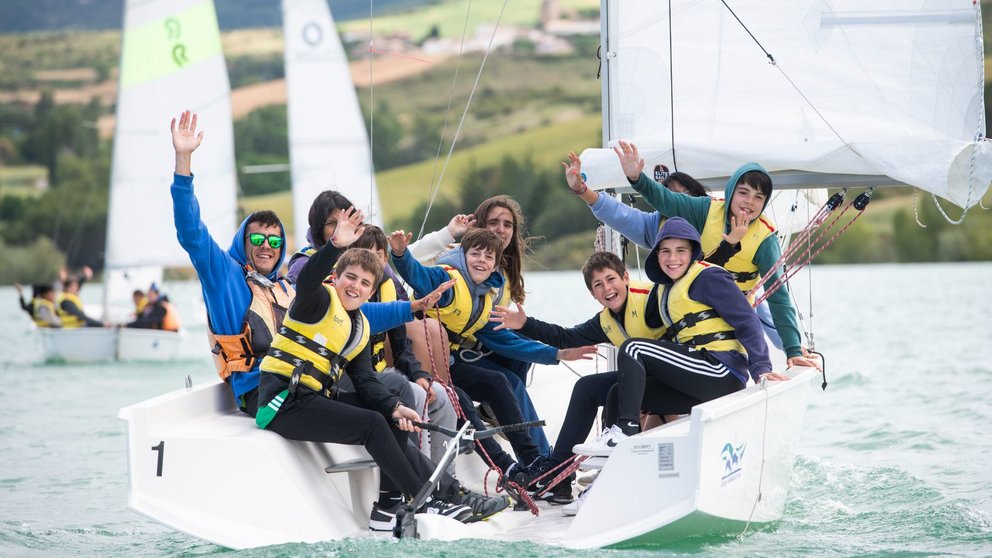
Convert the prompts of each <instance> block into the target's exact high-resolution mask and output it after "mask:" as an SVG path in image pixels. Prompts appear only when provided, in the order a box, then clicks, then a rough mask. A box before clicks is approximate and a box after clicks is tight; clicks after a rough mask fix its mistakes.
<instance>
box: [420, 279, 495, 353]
mask: <svg viewBox="0 0 992 558" xmlns="http://www.w3.org/2000/svg"><path fill="white" fill-rule="evenodd" d="M441 268H442V269H444V270H445V271H447V272H448V276H449V277H451V278H452V279H454V280H455V285H454V286H453V287H451V291H452V292H453V293H454V297H453V298H452V299H451V302H450V303H449V304H448V305H447V306H443V307H441V309H440V315H439V316H438V318H439V319H440V320H441V323H443V324H444V328H445V329H446V330H448V341H449V342H450V343H451V350H453V351H457V350H458V349H460V348H462V346H463V345H466V348H474V347H477V346H478V345H479V342H478V340H476V338H475V335H474V334H475V332H476V331H479V330H480V329H482V328H483V327H485V325H486V322H488V321H489V314H490V313H491V312H492V310H493V294H492V291H490V292H488V293H487V294H486V295H485V296H483V297H481V298H482V300H481V301H476V300H474V299H473V297H472V293H471V291H469V288H468V281H466V280H465V278H464V277H462V274H461V272H460V271H458V270H457V269H455V268H453V267H451V266H447V265H442V266H441ZM431 315H432V316H433V314H431Z"/></svg>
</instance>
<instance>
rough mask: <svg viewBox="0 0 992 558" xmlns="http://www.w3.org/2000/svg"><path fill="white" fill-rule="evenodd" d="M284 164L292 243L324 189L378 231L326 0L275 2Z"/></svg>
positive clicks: (359, 122)
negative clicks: (282, 55) (283, 95)
mask: <svg viewBox="0 0 992 558" xmlns="http://www.w3.org/2000/svg"><path fill="white" fill-rule="evenodd" d="M282 17H283V29H284V33H285V41H286V89H287V112H288V117H289V161H290V169H291V173H292V181H293V218H294V222H295V227H294V230H295V235H296V244H297V245H299V246H304V245H306V244H307V240H306V231H307V214H308V213H309V211H310V204H311V203H312V202H313V199H314V198H315V197H316V196H317V194H319V193H320V192H322V191H324V190H329V189H330V190H338V191H339V192H341V193H342V194H344V195H345V196H346V197H347V198H348V199H350V200H351V201H352V203H354V204H355V206H356V207H358V208H360V209H362V210H363V211H365V214H366V216H367V220H369V221H370V222H372V223H375V224H378V225H382V211H381V206H380V205H379V194H378V193H377V190H376V186H375V179H374V177H373V174H372V159H371V156H370V153H369V139H368V134H367V133H366V130H365V121H364V119H363V118H362V112H361V109H360V107H359V105H358V97H357V96H356V94H355V87H354V85H353V84H352V81H351V74H350V72H349V69H348V59H347V57H346V56H345V53H344V49H343V48H342V47H341V40H340V39H339V38H338V33H337V29H336V28H335V27H334V20H333V19H331V11H330V9H328V7H327V0H283V2H282Z"/></svg>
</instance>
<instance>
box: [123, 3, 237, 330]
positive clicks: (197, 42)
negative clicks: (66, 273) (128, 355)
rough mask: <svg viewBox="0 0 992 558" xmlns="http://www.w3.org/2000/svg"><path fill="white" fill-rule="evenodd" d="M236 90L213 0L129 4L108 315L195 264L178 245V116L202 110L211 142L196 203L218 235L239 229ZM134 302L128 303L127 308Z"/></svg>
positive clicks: (200, 158)
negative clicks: (136, 292) (173, 128)
mask: <svg viewBox="0 0 992 558" xmlns="http://www.w3.org/2000/svg"><path fill="white" fill-rule="evenodd" d="M230 93H231V90H230V84H229V82H228V78H227V66H226V65H225V63H224V55H223V52H222V50H221V41H220V30H219V28H218V26H217V16H216V13H215V12H214V5H213V2H212V1H211V0H128V1H127V4H126V6H125V10H124V33H123V39H122V47H121V69H120V87H119V93H118V97H117V123H116V132H115V135H114V152H113V166H112V171H111V185H110V210H109V213H108V216H107V220H108V225H107V252H106V272H105V295H104V306H105V315H106V313H107V312H108V309H109V308H110V307H111V306H112V305H113V304H114V303H115V302H116V301H118V300H127V301H129V300H130V296H131V294H130V293H131V291H132V290H133V289H134V288H141V289H144V288H147V287H148V285H149V284H150V283H151V282H152V281H153V280H155V281H160V280H161V277H162V268H163V267H168V266H184V265H189V258H188V256H187V255H186V253H185V252H183V250H182V248H181V247H180V246H179V243H178V242H177V241H176V232H175V226H174V225H173V222H172V199H171V197H170V194H169V186H168V185H169V183H170V182H171V177H170V175H169V173H170V171H171V169H172V168H173V167H174V166H175V161H174V158H173V157H174V155H173V150H172V139H171V135H170V132H169V120H170V119H171V118H172V117H174V116H175V115H177V114H179V112H180V111H182V110H183V109H191V110H192V111H193V112H196V113H198V114H199V121H200V123H201V124H202V126H203V127H204V128H206V129H208V130H209V132H208V133H209V135H210V141H208V142H204V144H203V146H202V147H201V148H200V150H199V151H197V154H196V182H197V185H198V189H197V198H198V199H199V200H200V208H201V211H202V215H203V221H204V223H205V224H206V225H207V228H208V229H209V230H210V232H211V234H212V235H213V236H214V237H215V238H228V237H229V236H230V235H231V234H233V232H234V230H235V199H236V191H237V184H236V176H235V166H234V129H233V124H232V120H231V94H230ZM127 304H128V305H129V302H128V303H127Z"/></svg>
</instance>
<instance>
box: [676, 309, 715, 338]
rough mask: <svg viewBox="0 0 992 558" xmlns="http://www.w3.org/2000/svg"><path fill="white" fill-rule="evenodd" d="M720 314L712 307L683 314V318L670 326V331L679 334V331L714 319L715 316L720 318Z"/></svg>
mask: <svg viewBox="0 0 992 558" xmlns="http://www.w3.org/2000/svg"><path fill="white" fill-rule="evenodd" d="M719 317H720V314H719V313H718V312H717V311H716V310H713V309H712V308H710V309H709V310H703V311H701V312H692V313H689V314H686V315H685V316H682V319H681V320H679V321H677V322H675V323H673V324H672V325H670V326H668V331H670V332H672V334H673V335H675V334H678V332H680V331H682V330H683V329H687V328H690V327H692V326H694V325H696V324H698V323H700V322H703V321H706V320H712V319H714V318H719Z"/></svg>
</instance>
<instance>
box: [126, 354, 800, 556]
mask: <svg viewBox="0 0 992 558" xmlns="http://www.w3.org/2000/svg"><path fill="white" fill-rule="evenodd" d="M539 368H545V367H539ZM553 373H554V371H551V370H538V371H537V372H535V374H537V375H538V377H540V375H542V374H545V375H550V374H553ZM561 376H571V375H570V374H568V375H565V374H562V375H561ZM817 377H818V376H817V374H816V373H815V372H813V371H809V370H806V371H803V372H801V373H799V374H798V375H797V376H796V377H795V378H794V380H793V381H791V382H780V383H773V384H769V386H768V388H767V389H763V388H761V387H760V386H752V387H749V388H748V389H746V390H744V391H741V392H738V393H736V394H733V395H730V396H727V397H724V398H721V399H718V400H715V401H712V402H709V403H706V404H704V405H699V406H697V407H695V408H694V409H693V412H692V414H691V415H690V417H688V418H683V419H681V420H679V421H676V422H673V423H671V424H667V425H664V426H662V427H659V428H656V429H654V430H651V431H649V432H645V433H642V434H640V435H638V436H635V437H632V438H629V439H627V440H625V441H624V442H623V443H621V444H620V445H619V446H618V447H617V448H616V449H615V450H614V454H613V456H611V457H610V459H609V460H608V461H607V462H606V465H605V466H604V467H603V469H602V471H601V473H600V475H599V478H598V479H597V481H596V483H595V486H596V488H595V489H594V490H593V492H591V493H590V494H589V496H588V498H587V502H586V504H585V505H584V506H583V507H582V509H581V510H580V512H579V514H578V515H577V516H576V517H574V518H565V517H562V515H561V514H560V511H559V510H560V508H555V507H546V505H545V504H543V503H542V504H541V507H542V513H541V515H540V516H538V517H535V516H533V515H531V514H530V513H529V512H511V511H504V512H502V513H500V514H498V515H496V516H495V517H493V518H490V519H489V520H488V521H485V522H479V523H474V524H470V525H463V524H460V523H457V522H455V521H453V520H450V519H448V518H437V517H422V516H418V531H419V533H420V536H421V538H427V539H439V540H453V539H460V538H490V539H500V540H528V541H533V542H537V543H541V544H551V545H560V546H569V547H576V548H595V547H604V546H630V545H646V544H663V543H664V541H666V540H672V539H675V538H680V537H682V536H685V535H686V534H698V533H707V532H721V533H728V532H739V531H740V530H742V529H743V526H744V525H745V524H746V523H747V521H748V520H749V519H750V520H751V521H752V522H754V523H762V522H768V521H774V520H776V519H779V518H780V517H781V515H782V510H783V507H784V503H785V496H786V489H787V488H788V485H789V476H790V473H791V468H792V461H793V452H794V451H795V446H796V442H797V441H798V436H799V431H800V428H801V423H802V416H803V414H804V413H805V409H806V405H807V400H808V396H809V393H810V391H812V390H811V387H810V386H811V384H812V383H814V381H815V380H816V378H817ZM573 379H574V377H573ZM569 383H570V382H569ZM541 394H542V395H546V394H553V395H554V396H555V398H556V399H560V400H567V394H568V391H567V387H566V389H565V390H547V389H543V390H542V391H541ZM535 399H537V405H538V408H539V409H541V408H543V406H542V403H541V401H540V399H541V398H539V397H535ZM545 412H547V411H545ZM119 416H120V418H121V419H123V420H125V421H127V423H128V472H129V479H130V482H129V491H128V506H129V507H130V508H131V509H133V510H135V511H136V512H138V513H140V514H142V515H144V516H146V517H148V518H150V519H152V520H154V521H157V522H160V523H163V524H165V525H167V526H169V527H172V528H174V529H177V530H179V531H182V532H185V533H188V534H190V535H192V536H195V537H198V538H201V539H205V540H208V541H211V542H213V543H216V544H219V545H221V546H225V547H229V548H253V547H259V546H265V545H271V544H281V543H288V542H316V541H321V540H332V539H343V538H347V537H356V536H365V535H367V534H368V531H367V525H368V517H369V512H370V511H371V504H372V502H373V500H374V499H375V498H376V496H377V487H378V470H377V469H375V468H369V467H366V466H363V465H359V466H358V468H353V467H349V466H348V464H349V463H352V464H353V463H354V462H356V461H359V462H361V461H366V460H368V455H367V454H366V452H365V451H364V450H363V449H361V448H359V447H356V446H346V445H339V444H318V443H307V442H291V441H287V440H285V439H283V438H282V437H280V436H279V435H277V434H275V433H272V432H267V431H263V430H260V429H258V428H256V427H255V425H254V421H252V420H251V419H250V418H248V417H247V416H245V415H243V414H242V413H240V412H239V411H237V410H236V409H235V408H234V401H233V397H232V396H231V393H230V390H229V389H228V387H227V386H226V385H225V384H223V383H221V382H215V383H211V384H203V385H198V386H196V387H193V388H190V389H186V390H180V391H176V392H173V393H170V394H166V395H163V396H160V397H156V398H154V399H151V400H148V401H145V402H142V403H138V404H136V405H132V406H130V407H126V408H124V409H121V412H120V415H119ZM771 417H774V420H771ZM766 419H767V420H766ZM549 434H550V432H549ZM727 443H730V444H731V445H732V446H733V447H743V452H742V453H741V452H738V454H737V455H738V461H737V463H736V464H733V463H732V459H731V464H732V465H733V468H732V470H731V471H730V472H729V473H728V472H727V469H726V465H725V461H724V458H723V457H722V455H723V447H724V446H725V445H726V444H727ZM762 457H763V458H764V459H762ZM479 463H480V462H479V459H478V458H476V457H475V456H460V457H459V461H458V464H457V467H458V475H459V478H460V480H462V482H464V483H466V484H469V485H470V486H475V487H479V486H481V475H480V474H479V472H480V470H481V467H480V466H479ZM762 464H763V466H762ZM325 470H330V471H331V472H325ZM493 476H494V475H490V477H493ZM492 480H493V479H492V478H491V479H490V481H492ZM759 486H760V491H761V494H762V498H761V501H760V502H757V503H756V499H757V495H758V492H759ZM270 509H271V510H272V513H267V510H270ZM275 510H293V513H291V514H285V513H277V512H276V511H275ZM752 510H753V511H752Z"/></svg>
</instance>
